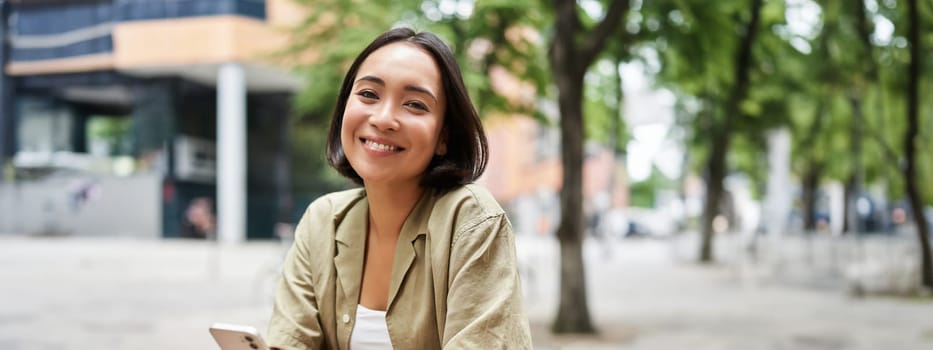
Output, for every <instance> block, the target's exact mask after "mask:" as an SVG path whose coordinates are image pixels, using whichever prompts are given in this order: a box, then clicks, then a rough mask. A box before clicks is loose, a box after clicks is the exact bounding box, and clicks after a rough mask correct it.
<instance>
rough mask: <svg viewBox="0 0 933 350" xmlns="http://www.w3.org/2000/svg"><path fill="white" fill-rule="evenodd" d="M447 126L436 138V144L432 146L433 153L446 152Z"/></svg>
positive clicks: (441, 154) (443, 153) (442, 153)
mask: <svg viewBox="0 0 933 350" xmlns="http://www.w3.org/2000/svg"><path fill="white" fill-rule="evenodd" d="M447 135H448V133H447V128H446V127H445V128H444V129H442V130H441V134H440V136H438V138H437V146H435V147H434V155H436V156H444V155H446V154H447Z"/></svg>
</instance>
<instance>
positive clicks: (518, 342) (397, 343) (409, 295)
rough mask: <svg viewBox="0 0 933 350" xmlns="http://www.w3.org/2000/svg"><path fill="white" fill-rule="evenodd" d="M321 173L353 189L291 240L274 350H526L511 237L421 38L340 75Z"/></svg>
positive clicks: (459, 84)
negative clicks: (327, 169)
mask: <svg viewBox="0 0 933 350" xmlns="http://www.w3.org/2000/svg"><path fill="white" fill-rule="evenodd" d="M327 146H328V147H327V159H328V161H329V162H330V164H331V165H332V166H334V168H336V169H337V170H338V171H339V172H340V173H341V174H343V175H344V176H346V177H347V178H350V179H352V180H354V181H355V182H356V183H357V184H359V185H362V188H358V189H353V190H348V191H343V192H336V193H331V194H328V195H325V196H323V197H321V198H319V199H317V200H316V201H314V202H313V203H311V205H310V206H309V207H308V209H307V210H306V211H305V213H304V216H303V217H302V218H301V220H300V221H299V223H298V226H297V228H296V230H295V237H294V239H295V242H294V243H293V246H292V248H291V250H290V252H289V254H288V257H287V258H286V262H285V266H284V271H283V278H282V282H281V284H280V286H279V288H278V290H277V292H276V295H275V307H274V310H273V314H272V318H271V320H270V322H269V332H268V333H269V343H270V344H272V345H273V346H276V347H278V348H281V349H353V350H359V349H392V348H397V349H440V348H458V349H461V348H462V349H493V348H494V349H503V348H507V349H524V348H530V347H531V335H530V331H529V328H528V321H527V318H526V316H525V312H524V309H523V301H522V291H521V286H520V280H519V275H518V268H517V264H516V258H515V242H514V236H513V233H512V227H511V224H510V223H509V220H508V219H507V218H506V216H505V213H504V211H503V210H502V208H501V207H500V206H499V204H498V203H496V201H495V200H494V199H493V197H492V195H491V194H490V193H489V192H488V191H487V190H486V189H485V188H483V187H481V186H478V185H475V184H472V182H473V181H474V180H476V179H477V178H478V177H479V176H480V175H481V174H482V172H483V170H484V169H485V167H486V162H487V159H488V149H487V144H486V136H485V134H484V132H483V128H482V124H481V122H480V119H479V116H478V115H477V112H476V110H475V108H474V107H473V104H472V102H471V101H470V98H469V96H468V94H467V89H466V87H465V86H464V84H463V78H462V76H461V73H460V68H459V67H458V66H457V63H456V61H455V59H454V57H453V54H452V53H451V51H450V49H449V48H448V47H447V46H446V45H445V44H444V43H443V42H442V41H441V40H440V39H439V38H438V37H437V36H435V35H434V34H431V33H426V32H421V33H416V32H414V31H413V30H411V29H408V28H397V29H393V30H390V31H388V32H386V33H383V34H382V35H380V36H379V37H378V38H376V40H375V41H373V42H372V43H370V44H369V46H367V47H366V49H364V50H363V52H362V53H360V55H359V56H357V58H356V60H355V61H354V62H353V64H352V65H351V66H350V69H349V71H348V72H347V75H346V77H345V78H344V81H343V85H342V87H341V89H340V93H339V97H338V100H337V107H336V109H335V111H334V114H333V116H332V120H331V126H330V133H329V135H328V141H327Z"/></svg>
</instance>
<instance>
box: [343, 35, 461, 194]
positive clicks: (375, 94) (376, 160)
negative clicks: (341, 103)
mask: <svg viewBox="0 0 933 350" xmlns="http://www.w3.org/2000/svg"><path fill="white" fill-rule="evenodd" d="M446 108H447V106H446V100H445V94H444V90H443V86H442V84H441V73H440V69H439V68H438V66H437V63H436V62H435V61H434V59H433V58H432V57H431V56H430V55H429V54H428V53H427V51H424V50H422V49H421V48H419V47H417V46H415V45H412V44H410V43H406V42H396V43H392V44H389V45H386V46H383V47H382V48H380V49H378V50H376V51H374V52H373V53H372V54H371V55H370V56H369V57H367V58H366V60H365V61H363V63H362V65H360V68H359V70H358V72H357V74H356V77H355V78H354V80H353V87H352V89H351V91H350V96H349V99H348V100H347V105H346V109H345V110H344V114H343V121H342V124H341V133H340V141H341V145H342V148H343V151H344V153H345V154H346V157H347V160H348V161H349V162H350V165H351V166H352V167H353V169H354V170H355V171H356V173H357V174H359V176H360V177H361V178H363V182H364V184H367V185H369V184H375V183H382V184H415V185H417V184H418V182H419V181H420V179H421V176H422V175H423V174H424V171H425V169H426V168H427V166H428V164H429V163H430V161H431V158H432V157H434V156H435V155H443V154H444V153H446V149H447V147H446V143H445V142H444V140H443V139H442V137H441V131H442V130H443V127H444V114H445V111H446Z"/></svg>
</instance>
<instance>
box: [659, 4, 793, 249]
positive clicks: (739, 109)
mask: <svg viewBox="0 0 933 350" xmlns="http://www.w3.org/2000/svg"><path fill="white" fill-rule="evenodd" d="M766 5H767V6H766ZM646 6H651V9H650V10H649V11H643V15H644V16H646V20H645V23H646V26H647V29H648V30H650V31H653V32H655V33H657V34H656V35H657V36H656V39H655V42H654V48H655V50H656V51H657V52H658V53H659V58H660V61H661V70H660V72H659V74H658V79H659V80H660V81H661V82H662V84H665V85H667V86H670V87H671V88H672V89H674V90H675V91H677V92H678V94H679V95H682V96H683V95H686V96H692V97H693V99H695V101H697V103H696V104H697V105H698V108H697V109H696V113H695V118H693V124H694V129H695V132H694V134H695V136H696V137H695V138H694V142H697V143H701V144H702V146H701V147H692V149H693V151H692V152H697V151H699V152H697V153H699V154H696V155H692V156H691V158H695V159H704V158H705V163H704V166H703V170H702V172H703V174H704V177H705V179H706V198H705V201H704V206H703V218H702V224H701V235H702V240H701V246H700V254H699V258H700V261H701V262H709V261H712V260H713V251H712V239H713V228H712V222H713V219H714V218H715V216H716V215H718V214H719V213H720V212H723V209H722V203H721V202H722V197H723V193H724V187H723V179H724V178H725V176H726V174H727V172H728V171H729V168H728V165H729V164H728V162H727V160H728V158H727V157H729V154H730V146H731V144H732V141H733V138H734V137H735V135H736V134H738V133H740V132H742V131H743V128H746V127H748V126H755V128H757V129H755V130H758V132H762V131H761V130H763V128H760V127H759V126H760V124H762V123H763V122H769V121H768V120H767V119H765V118H759V117H760V116H764V115H766V113H764V112H763V111H767V110H768V109H770V108H767V107H770V104H769V102H768V101H769V99H768V98H767V97H768V96H770V95H773V94H774V93H775V92H774V89H773V88H771V89H761V90H760V91H757V92H755V91H753V89H752V87H753V82H754V81H753V80H765V79H764V78H765V77H766V76H768V75H769V73H768V72H767V70H766V68H767V67H766V66H763V65H762V62H763V60H762V59H761V57H762V56H763V53H762V52H760V51H762V49H761V48H759V47H757V46H761V45H760V44H759V43H758V41H759V36H760V32H761V31H762V30H761V29H760V28H761V27H765V26H764V25H762V22H765V23H767V24H768V25H769V26H770V25H771V24H772V23H773V22H780V21H783V4H782V3H778V2H768V4H765V2H764V1H763V0H751V1H750V2H735V1H728V2H715V3H693V2H684V1H675V0H668V1H664V0H658V1H652V2H648V3H646ZM766 34H767V32H766ZM756 50H757V51H756ZM756 58H757V59H758V60H757V61H756ZM775 105H776V106H780V105H778V104H775ZM758 139H759V140H760V139H761V138H758ZM746 140H755V138H751V137H749V138H747V139H746ZM748 144H749V145H754V143H751V142H749V143H748ZM760 147H761V146H756V148H760Z"/></svg>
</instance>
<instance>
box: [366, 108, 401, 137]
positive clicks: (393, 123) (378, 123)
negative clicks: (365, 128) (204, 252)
mask: <svg viewBox="0 0 933 350" xmlns="http://www.w3.org/2000/svg"><path fill="white" fill-rule="evenodd" d="M395 113H396V111H395V109H394V108H392V107H391V106H388V105H386V106H383V107H382V108H377V109H376V110H375V111H374V112H373V113H372V114H370V115H369V123H370V124H371V125H372V126H374V127H376V128H377V129H379V130H387V131H396V130H398V127H399V123H398V120H397V119H396V118H395Z"/></svg>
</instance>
